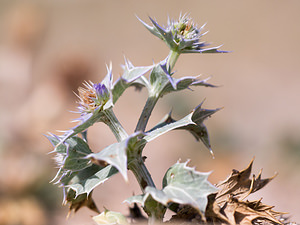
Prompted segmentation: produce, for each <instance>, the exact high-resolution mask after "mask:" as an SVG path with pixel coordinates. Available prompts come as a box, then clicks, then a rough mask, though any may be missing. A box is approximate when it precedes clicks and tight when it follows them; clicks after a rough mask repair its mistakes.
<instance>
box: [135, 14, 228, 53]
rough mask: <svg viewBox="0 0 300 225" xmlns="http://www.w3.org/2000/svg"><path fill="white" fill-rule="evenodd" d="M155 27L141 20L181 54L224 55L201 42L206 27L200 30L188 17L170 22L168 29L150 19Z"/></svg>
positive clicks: (184, 16) (215, 48)
mask: <svg viewBox="0 0 300 225" xmlns="http://www.w3.org/2000/svg"><path fill="white" fill-rule="evenodd" d="M150 20H151V22H152V24H153V27H152V26H150V25H148V24H146V23H145V22H143V21H142V20H140V21H141V22H142V23H143V25H144V26H145V27H146V28H147V29H148V30H149V31H150V32H151V33H152V34H154V35H155V36H156V37H158V38H160V39H161V40H163V41H164V42H165V43H166V44H167V45H168V47H169V48H170V49H171V50H172V51H175V52H178V53H179V54H180V53H223V52H227V51H219V50H218V48H219V47H220V46H217V47H209V48H208V47H207V46H208V45H209V44H208V43H206V42H204V41H201V40H200V38H201V37H202V36H203V35H205V34H206V32H204V33H201V32H202V30H203V28H204V25H203V26H202V27H200V28H198V27H197V25H196V24H195V23H194V22H193V21H192V19H191V18H190V17H188V15H186V14H184V15H183V16H182V15H180V17H179V19H178V20H177V21H174V20H168V24H167V26H166V27H162V26H160V25H159V24H158V23H157V22H156V21H154V20H153V19H152V18H150Z"/></svg>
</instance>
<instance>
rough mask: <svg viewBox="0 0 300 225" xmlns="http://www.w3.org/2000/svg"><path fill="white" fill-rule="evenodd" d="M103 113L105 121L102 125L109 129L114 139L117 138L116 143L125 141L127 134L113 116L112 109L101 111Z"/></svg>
mask: <svg viewBox="0 0 300 225" xmlns="http://www.w3.org/2000/svg"><path fill="white" fill-rule="evenodd" d="M103 113H104V114H105V116H106V120H104V123H105V124H106V125H108V126H109V128H110V129H111V130H112V132H113V133H114V135H115V137H116V138H117V140H118V142H120V141H122V140H124V139H126V138H127V137H128V134H127V133H126V131H125V130H124V128H123V127H122V125H121V123H120V122H119V120H118V119H117V117H116V115H115V114H114V112H113V110H112V109H106V110H103Z"/></svg>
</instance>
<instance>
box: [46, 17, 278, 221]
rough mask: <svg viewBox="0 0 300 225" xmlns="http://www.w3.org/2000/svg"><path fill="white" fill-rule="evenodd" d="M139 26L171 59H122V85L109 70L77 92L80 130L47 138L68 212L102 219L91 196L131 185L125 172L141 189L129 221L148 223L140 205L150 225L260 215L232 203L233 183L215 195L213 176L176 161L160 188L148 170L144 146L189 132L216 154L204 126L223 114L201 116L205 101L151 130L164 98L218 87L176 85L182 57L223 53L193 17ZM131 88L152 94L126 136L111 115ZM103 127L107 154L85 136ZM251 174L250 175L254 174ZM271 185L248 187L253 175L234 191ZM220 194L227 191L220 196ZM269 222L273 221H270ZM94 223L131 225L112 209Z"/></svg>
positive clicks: (203, 82) (201, 82)
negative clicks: (167, 218)
mask: <svg viewBox="0 0 300 225" xmlns="http://www.w3.org/2000/svg"><path fill="white" fill-rule="evenodd" d="M139 20H140V19H139ZM140 21H141V23H142V24H143V25H144V26H145V27H146V28H147V29H148V30H149V31H150V32H151V33H152V34H153V35H155V36H156V37H158V38H159V39H161V40H163V41H164V42H165V43H166V45H167V46H168V48H169V49H170V52H169V54H168V56H167V57H166V58H165V59H163V60H162V61H161V62H158V63H156V64H153V65H150V66H134V65H133V64H132V63H131V62H130V61H129V60H128V59H126V58H125V63H124V66H123V74H122V75H121V76H120V77H119V78H118V79H117V80H115V81H114V79H113V73H112V66H111V65H110V66H108V67H107V74H106V76H105V77H104V79H103V80H102V81H101V82H98V83H93V82H92V81H89V82H85V83H83V87H80V88H79V89H78V94H77V96H78V99H79V100H78V105H79V106H78V111H77V112H78V113H79V118H78V119H77V120H76V122H78V124H77V125H76V126H75V127H73V128H71V129H70V130H68V131H65V132H63V134H62V135H55V134H51V133H50V134H49V135H47V137H48V139H49V141H50V142H51V143H52V145H53V146H54V150H53V151H52V153H53V154H55V156H54V159H55V161H56V164H57V167H58V172H57V174H56V176H55V178H54V179H53V182H54V183H56V184H57V185H58V186H60V187H62V189H63V193H64V200H63V202H64V203H65V204H69V205H70V211H72V210H74V211H75V212H76V211H77V210H78V209H80V208H81V207H83V206H87V207H88V208H90V209H91V210H93V211H95V212H97V213H100V211H99V210H98V208H97V206H96V203H95V202H94V200H93V197H92V192H93V190H94V189H95V188H101V185H102V184H103V183H104V182H105V181H106V180H108V179H110V178H111V177H112V176H113V175H115V174H118V173H119V174H120V175H121V176H122V177H123V178H124V180H125V181H128V171H131V172H132V173H133V174H134V176H135V178H136V180H137V182H138V184H139V186H140V188H141V193H140V194H137V195H134V196H128V198H127V199H125V200H124V201H125V202H127V203H129V204H131V205H133V208H130V212H131V217H132V220H131V221H135V220H137V219H146V218H145V216H143V214H142V213H141V211H140V208H139V206H141V207H142V208H143V210H144V212H145V215H147V217H148V218H147V220H148V222H149V223H150V224H153V223H156V222H163V219H164V215H165V212H166V210H167V209H169V210H171V211H173V212H174V214H175V216H174V217H172V219H179V220H183V219H185V220H186V221H188V222H193V221H194V222H195V221H197V222H201V223H206V222H223V223H228V224H235V223H236V221H232V220H230V219H231V218H235V217H234V216H235V213H236V212H237V213H240V214H241V213H243V210H244V208H245V207H248V208H249V211H251V210H252V211H251V212H253V211H255V209H252V208H253V207H252V208H251V205H250V204H248V203H247V204H246V203H243V202H242V200H241V199H238V198H235V196H234V194H236V192H234V191H233V190H232V189H230V188H228V187H229V186H230V185H232V184H233V183H232V182H231V183H226V181H225V182H224V183H223V184H221V186H219V188H218V186H214V185H212V184H211V183H210V182H209V181H208V176H209V174H210V173H203V172H198V171H196V170H195V168H192V167H190V166H189V165H188V162H180V161H178V162H176V163H175V164H174V165H172V166H170V168H169V169H168V170H167V172H166V173H165V175H164V178H163V181H162V189H158V188H157V187H156V185H155V183H154V182H153V180H152V177H151V174H150V171H149V170H148V169H147V167H146V164H145V160H146V156H144V155H143V149H144V148H145V146H146V145H147V143H149V142H151V141H152V140H154V139H156V138H158V137H160V136H161V135H163V134H165V133H167V132H169V131H173V130H177V129H183V130H186V131H188V132H190V133H191V134H192V135H193V136H194V137H195V138H196V140H197V141H201V142H202V143H203V144H204V146H205V147H206V148H207V149H208V150H209V151H210V152H211V153H212V149H211V144H210V140H209V135H208V131H207V128H206V126H205V124H204V121H205V120H206V119H207V118H209V117H210V116H211V115H213V114H214V113H215V112H217V111H218V110H219V108H217V109H204V108H203V107H202V106H203V102H200V103H198V105H196V107H195V108H194V110H192V112H191V113H189V114H188V115H186V116H185V117H183V118H181V119H178V120H175V119H173V118H172V116H171V114H168V115H167V116H166V117H165V118H164V119H163V120H162V121H161V122H159V123H158V124H157V125H156V126H154V127H152V128H151V127H150V128H148V127H147V124H148V120H149V118H150V116H151V113H152V111H153V109H154V107H155V105H156V103H157V101H158V100H159V99H161V98H162V97H164V96H165V95H167V94H171V93H173V92H176V91H181V90H185V89H187V90H190V89H191V88H193V87H197V86H202V87H215V86H214V85H212V84H210V83H208V82H207V81H208V79H200V77H199V76H185V77H180V78H175V77H174V76H173V75H174V71H173V69H174V66H175V64H176V61H177V59H178V57H179V56H180V55H183V54H186V53H201V54H204V53H225V52H226V51H221V50H219V47H220V46H218V47H209V44H208V43H206V42H204V41H202V37H203V35H204V34H205V32H203V29H204V26H202V27H198V26H197V25H196V24H194V23H193V21H192V20H191V18H190V17H189V16H188V15H181V16H180V17H179V19H178V20H169V21H168V23H167V25H166V26H165V27H163V26H161V25H159V24H158V23H157V22H156V21H155V20H153V19H152V18H150V22H151V25H149V24H147V23H145V22H144V21H142V20H140ZM131 86H133V87H135V88H136V89H141V88H145V89H147V91H148V99H147V101H146V103H145V106H144V108H143V111H142V113H141V115H140V117H139V119H138V121H137V125H136V128H135V130H134V131H133V132H132V133H128V132H127V131H126V130H125V129H124V128H123V126H122V125H121V123H120V121H119V120H118V118H117V117H116V115H115V114H114V105H115V104H116V102H117V101H118V100H119V97H120V96H121V95H122V94H123V92H124V91H126V89H127V88H129V87H131ZM100 122H102V123H104V124H106V125H107V126H108V127H109V128H110V130H111V132H112V134H113V135H114V136H115V138H116V142H115V143H112V144H111V145H109V146H107V147H105V148H104V149H102V150H101V149H91V148H90V147H89V144H88V129H89V127H91V126H94V125H95V126H96V125H97V123H100ZM100 138H103V137H100ZM212 154H213V153H212ZM250 172H251V171H250ZM246 175H249V171H248V173H247V174H246ZM269 180H270V179H269ZM269 180H262V179H261V177H260V175H259V177H258V178H257V179H254V180H252V181H251V180H250V179H249V176H248V177H247V176H245V179H244V180H243V181H240V180H238V179H237V180H235V183H234V185H235V186H234V188H235V189H234V190H241V187H243V189H242V191H243V193H242V194H245V193H250V192H254V191H256V190H258V189H260V188H261V187H263V186H264V185H265V184H266V183H268V181H269ZM222 185H223V186H222ZM220 187H223V189H221V190H220ZM230 187H231V186H230ZM253 187H254V189H253ZM251 188H252V189H251ZM110 194H111V193H110ZM224 196H226V197H227V198H226V201H227V200H228V199H231V201H232V202H230V203H229V202H226V204H225V203H224ZM221 200H222V201H221ZM218 203H220V204H222V205H221V206H220V205H218ZM227 203H228V204H227ZM229 204H231V205H233V207H235V209H238V207H240V210H239V211H237V210H236V211H230V208H228V212H222V208H221V207H223V208H224V207H225V206H228V205H229ZM243 204H244V205H243ZM258 206H261V207H262V208H263V207H265V208H268V207H267V206H265V205H262V203H261V202H257V204H256V207H258ZM243 207H244V208H243ZM225 208H226V207H225ZM262 208H259V209H260V210H262ZM270 212H273V211H272V210H270ZM226 213H227V214H226ZM246 213H247V211H246ZM260 215H261V216H260V217H257V218H264V217H263V216H264V215H262V214H260ZM187 218H188V219H187ZM253 218H256V217H253ZM270 218H271V216H269V217H268V218H267V219H268V220H270ZM272 219H273V217H272ZM94 220H95V222H96V223H97V224H105V223H107V224H127V223H129V220H127V219H126V217H125V216H124V215H122V214H121V213H118V212H114V211H110V210H108V209H105V211H104V212H102V213H100V214H99V215H98V216H95V217H94ZM272 221H276V220H275V219H274V220H272ZM279 223H280V222H279Z"/></svg>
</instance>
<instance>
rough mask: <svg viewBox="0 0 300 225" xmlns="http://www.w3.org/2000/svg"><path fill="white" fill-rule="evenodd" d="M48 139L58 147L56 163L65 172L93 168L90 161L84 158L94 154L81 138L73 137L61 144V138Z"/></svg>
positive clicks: (51, 136) (52, 136)
mask: <svg viewBox="0 0 300 225" xmlns="http://www.w3.org/2000/svg"><path fill="white" fill-rule="evenodd" d="M47 138H48V139H49V140H50V142H51V143H52V144H53V145H54V146H56V148H55V150H54V152H56V153H57V155H56V158H55V159H56V162H57V164H58V166H60V168H62V169H63V170H71V171H78V170H82V169H85V168H87V167H89V166H91V163H90V160H88V159H85V158H84V157H85V156H87V155H88V154H90V153H92V151H91V150H90V148H89V146H88V144H87V143H86V142H85V141H84V140H83V139H81V138H79V137H72V138H69V139H68V140H66V141H65V142H64V143H62V144H60V143H61V138H60V137H58V136H55V135H49V136H47Z"/></svg>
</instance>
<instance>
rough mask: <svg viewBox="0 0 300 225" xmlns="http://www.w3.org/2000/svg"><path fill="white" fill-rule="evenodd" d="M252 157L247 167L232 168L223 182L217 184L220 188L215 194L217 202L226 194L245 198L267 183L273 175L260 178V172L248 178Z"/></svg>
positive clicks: (220, 201) (240, 198) (241, 198)
mask: <svg viewBox="0 0 300 225" xmlns="http://www.w3.org/2000/svg"><path fill="white" fill-rule="evenodd" d="M252 165H253V159H252V161H251V163H250V164H249V165H248V167H247V168H246V169H244V170H242V171H237V170H233V171H232V173H231V174H230V176H229V177H228V178H227V179H226V180H225V181H223V182H220V183H219V184H217V187H218V188H219V189H220V191H219V193H218V195H217V196H216V199H217V202H218V203H222V202H224V201H225V200H226V199H227V198H228V196H233V197H235V198H237V199H239V200H243V199H245V198H246V197H247V196H248V195H249V194H251V193H253V192H256V191H258V190H260V189H261V188H263V187H264V186H265V185H267V184H268V183H269V182H270V181H271V180H272V179H273V178H274V177H275V176H276V174H275V176H273V177H271V178H267V179H261V172H260V173H259V175H258V176H257V177H255V175H253V176H252V178H250V175H251V170H252Z"/></svg>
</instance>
